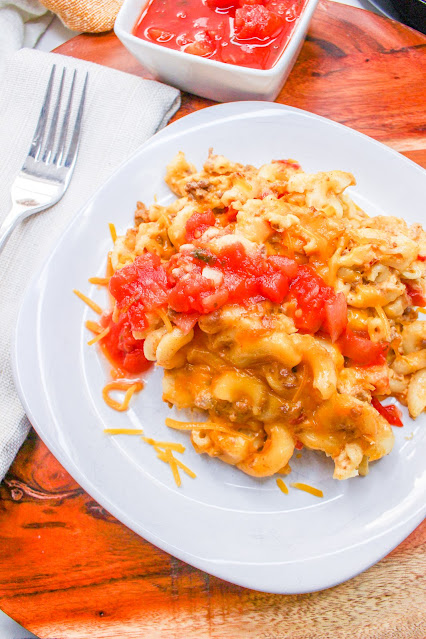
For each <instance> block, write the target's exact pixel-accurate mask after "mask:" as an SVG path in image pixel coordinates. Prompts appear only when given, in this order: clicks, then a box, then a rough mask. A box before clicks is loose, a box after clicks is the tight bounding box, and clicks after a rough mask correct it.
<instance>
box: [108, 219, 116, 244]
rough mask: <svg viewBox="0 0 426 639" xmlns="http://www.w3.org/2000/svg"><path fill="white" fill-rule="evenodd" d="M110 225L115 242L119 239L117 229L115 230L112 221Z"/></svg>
mask: <svg viewBox="0 0 426 639" xmlns="http://www.w3.org/2000/svg"><path fill="white" fill-rule="evenodd" d="M108 226H109V232H110V233H111V239H112V241H113V244H115V242H116V240H117V231H116V230H115V225H114V224H113V223H112V222H110V223H109V224H108Z"/></svg>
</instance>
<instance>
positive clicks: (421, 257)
mask: <svg viewBox="0 0 426 639" xmlns="http://www.w3.org/2000/svg"><path fill="white" fill-rule="evenodd" d="M417 259H418V260H420V261H421V262H426V255H418V256H417Z"/></svg>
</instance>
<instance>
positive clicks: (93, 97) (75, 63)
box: [0, 49, 180, 481]
mask: <svg viewBox="0 0 426 639" xmlns="http://www.w3.org/2000/svg"><path fill="white" fill-rule="evenodd" d="M53 63H56V65H57V71H58V70H59V69H60V68H61V67H62V65H64V66H66V67H67V69H70V70H73V69H78V70H81V71H83V72H85V71H86V70H87V71H88V72H89V81H88V93H87V99H86V106H85V112H84V119H83V128H82V137H81V144H80V150H79V154H78V159H77V164H76V167H75V170H74V175H73V177H72V180H71V184H70V186H69V187H68V190H67V192H66V193H65V195H64V197H63V198H62V199H61V200H60V201H59V202H58V204H56V205H55V206H54V207H52V208H50V209H47V210H46V211H44V212H42V213H39V214H38V215H35V216H33V217H31V218H28V219H27V220H26V221H25V222H23V223H21V224H20V225H19V226H18V228H16V229H15V231H14V232H13V235H12V236H11V237H10V238H9V240H8V243H7V244H6V246H5V247H4V249H3V252H2V253H0V309H1V312H0V481H1V480H2V479H3V477H4V475H5V473H6V472H7V470H8V468H9V466H10V464H11V463H12V461H13V459H14V457H15V455H16V453H17V451H18V449H19V448H20V446H21V444H22V442H23V441H24V439H25V437H26V435H27V433H28V429H29V422H28V420H27V419H26V417H25V415H24V412H23V409H22V407H21V404H20V402H19V399H18V397H17V394H16V391H15V388H14V384H13V380H12V374H11V364H10V346H11V338H12V334H13V329H14V326H15V323H16V317H17V313H18V310H19V305H20V302H21V299H22V296H23V293H24V290H25V287H26V285H27V283H28V281H29V280H30V278H31V277H32V275H33V273H34V272H35V271H36V270H37V269H38V268H39V267H40V265H41V264H42V262H43V260H44V259H45V258H46V256H47V255H48V254H49V251H50V249H51V247H52V246H54V244H55V242H56V240H57V239H58V237H59V235H60V233H61V232H62V230H63V229H64V227H65V226H66V224H67V223H68V222H69V220H70V219H71V218H72V217H73V216H74V215H75V214H76V213H77V212H78V210H79V209H80V207H81V206H82V205H83V204H84V203H85V202H86V201H87V199H88V198H89V197H90V196H91V195H92V193H94V191H95V190H96V189H97V188H98V187H99V186H100V185H101V184H102V183H103V182H105V180H106V179H107V178H108V177H109V176H110V175H111V173H112V172H113V171H114V170H115V169H116V168H117V167H118V166H119V165H120V164H121V163H122V162H123V161H124V160H126V159H127V158H128V157H129V156H130V155H131V154H132V153H133V152H134V151H135V150H136V149H137V148H138V147H139V146H140V145H141V144H142V143H143V142H145V141H146V140H147V139H148V138H149V137H150V136H152V135H153V134H154V133H155V132H156V131H158V130H159V129H160V128H162V127H163V126H164V125H165V124H167V122H168V120H169V119H170V117H171V116H172V115H173V114H174V113H175V112H176V110H177V109H178V108H179V105H180V94H179V92H178V91H177V90H176V89H173V88H171V87H168V86H166V85H163V84H159V83H158V82H153V81H150V80H143V79H141V78H138V77H136V76H133V75H129V74H127V73H122V72H120V71H114V70H112V69H107V68H106V67H102V66H99V65H96V64H93V63H90V62H84V61H80V60H75V59H74V58H69V57H65V56H60V55H58V54H54V53H43V52H41V51H34V50H30V49H22V50H21V51H18V52H17V53H15V54H13V55H12V56H10V57H9V58H8V59H7V61H6V64H5V65H4V68H3V71H2V72H0V223H1V222H2V220H3V219H4V218H5V216H6V214H7V213H8V212H9V208H10V204H11V203H10V187H11V184H12V182H13V179H14V177H15V175H16V173H17V172H18V171H19V169H20V168H21V166H22V163H23V161H24V159H25V157H26V155H27V152H28V148H29V145H30V142H31V139H32V137H33V133H34V130H35V126H36V123H37V120H38V116H39V111H40V108H41V105H42V103H43V97H44V93H45V90H46V86H47V82H48V78H49V75H50V71H51V68H52V64H53ZM56 75H57V78H56V79H57V81H58V78H59V76H60V74H59V73H57V74H56ZM67 75H68V80H70V78H71V75H72V74H71V73H67ZM83 77H84V74H83V73H81V74H79V79H80V84H78V85H77V88H79V87H81V82H82V80H83ZM56 86H57V85H56ZM75 102H77V101H75ZM75 110H76V109H75ZM74 115H75V113H74ZM71 122H73V120H71Z"/></svg>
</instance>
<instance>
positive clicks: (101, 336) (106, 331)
mask: <svg viewBox="0 0 426 639" xmlns="http://www.w3.org/2000/svg"><path fill="white" fill-rule="evenodd" d="M110 330H111V329H110V327H109V326H107V327H106V329H105V330H104V331H102V333H98V334H97V335H95V337H94V338H93V339H91V340H89V341H88V342H87V344H88V345H89V346H92V344H96V342H99V341H100V340H101V339H103V338H104V337H106V336H107V335H108V333H109V332H110Z"/></svg>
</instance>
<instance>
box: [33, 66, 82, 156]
mask: <svg viewBox="0 0 426 639" xmlns="http://www.w3.org/2000/svg"><path fill="white" fill-rule="evenodd" d="M55 71H56V64H54V65H53V67H52V72H51V74H50V78H49V83H48V85H47V89H46V95H45V97H44V102H43V106H42V108H41V111H40V117H39V120H38V123H37V127H36V130H35V133H34V137H33V140H32V142H31V147H30V150H29V153H28V155H29V156H30V157H32V158H33V159H34V160H35V161H36V162H38V161H41V162H44V163H45V164H53V165H55V166H64V167H66V168H69V167H71V166H72V165H73V164H74V162H75V159H76V157H77V150H78V143H79V139H80V129H81V120H82V116H83V108H84V101H85V97H86V87H87V78H88V73H86V77H85V80H84V85H83V89H82V92H81V97H80V103H79V106H78V111H77V115H76V118H75V122H74V128H73V131H72V134H71V139H70V142H69V147H68V152H67V153H66V150H65V147H66V143H67V133H68V126H69V121H70V117H71V110H72V104H73V97H74V90H75V83H76V77H77V71H76V70H74V73H73V76H72V82H71V87H70V89H69V94H68V101H67V105H66V108H65V112H64V115H63V119H62V126H61V127H60V131H59V138H58V141H57V145H56V151H55V152H54V148H55V138H56V130H57V128H58V121H59V118H60V113H61V101H62V93H63V88H64V83H65V75H66V69H65V68H64V69H63V70H62V75H61V80H60V85H59V89H58V95H57V98H56V104H55V106H54V109H53V114H52V117H51V121H50V127H49V131H48V133H47V136H46V139H45V133H46V127H47V122H48V119H49V111H50V102H51V96H52V90H53V84H54V78H55Z"/></svg>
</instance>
